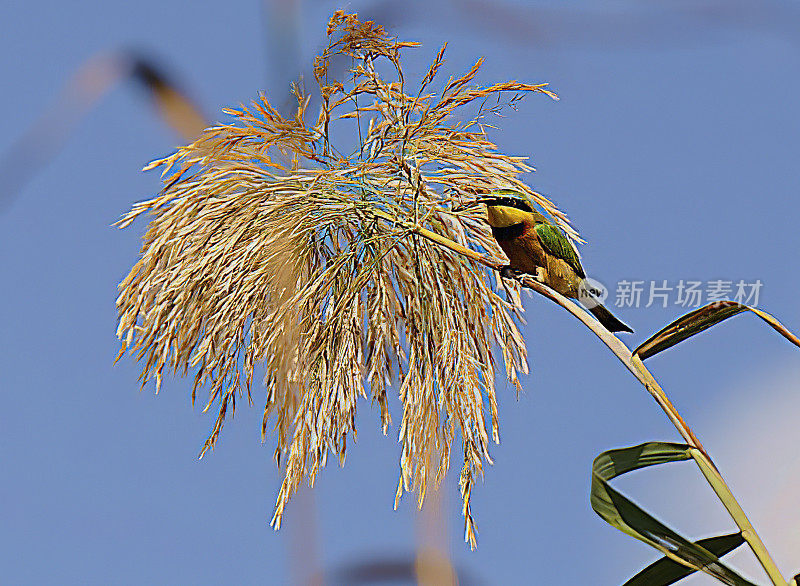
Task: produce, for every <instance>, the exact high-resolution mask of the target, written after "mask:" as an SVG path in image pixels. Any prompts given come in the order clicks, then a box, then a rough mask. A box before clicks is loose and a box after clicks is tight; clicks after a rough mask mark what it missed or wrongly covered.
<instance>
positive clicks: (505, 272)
mask: <svg viewBox="0 0 800 586" xmlns="http://www.w3.org/2000/svg"><path fill="white" fill-rule="evenodd" d="M521 274H522V273H520V272H519V271H517V270H514V269H512V268H511V265H508V266H505V267H503V268H502V269H500V276H501V277H503V278H504V279H512V280H514V281H518V280H519V277H520V275H521Z"/></svg>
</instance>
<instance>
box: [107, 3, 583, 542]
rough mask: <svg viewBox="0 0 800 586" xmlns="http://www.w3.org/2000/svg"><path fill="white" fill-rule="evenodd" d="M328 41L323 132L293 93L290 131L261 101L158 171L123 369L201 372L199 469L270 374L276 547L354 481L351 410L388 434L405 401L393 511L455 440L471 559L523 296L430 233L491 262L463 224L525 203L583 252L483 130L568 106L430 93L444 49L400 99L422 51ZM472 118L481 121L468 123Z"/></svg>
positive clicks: (127, 303) (125, 324) (347, 34)
mask: <svg viewBox="0 0 800 586" xmlns="http://www.w3.org/2000/svg"><path fill="white" fill-rule="evenodd" d="M327 32H328V40H329V42H328V46H327V48H326V49H325V51H324V52H323V53H322V54H321V55H320V56H319V57H317V59H316V61H315V64H314V65H315V66H314V77H315V79H316V82H317V84H318V86H319V96H318V99H319V100H320V112H319V116H318V117H316V119H315V120H313V121H312V123H311V124H309V122H308V120H307V119H308V112H307V111H308V109H309V104H310V102H311V99H312V96H310V95H307V94H306V93H305V92H304V91H303V90H301V89H300V88H299V87H296V88H295V95H296V98H297V108H296V112H295V114H294V116H293V117H291V118H284V117H282V116H281V115H280V114H279V113H278V112H277V110H276V109H274V108H273V107H272V106H271V105H270V104H269V102H268V101H267V99H266V97H264V96H260V97H259V98H258V99H257V100H255V101H254V102H253V103H252V105H250V106H242V107H241V108H240V109H230V110H226V113H228V114H230V115H231V116H233V117H234V118H235V120H234V122H233V123H231V124H225V125H218V126H214V127H211V128H208V129H207V130H206V131H205V132H204V133H203V135H202V136H200V137H199V138H198V139H197V140H196V141H195V142H193V143H192V144H190V145H188V146H185V147H182V148H180V149H179V150H178V151H177V152H176V153H174V154H172V155H170V156H168V157H166V158H164V159H161V160H158V161H155V162H153V163H152V164H150V165H149V166H148V167H147V169H153V168H157V167H160V168H161V169H162V176H163V178H164V188H163V190H162V192H161V194H160V195H159V196H158V197H155V198H153V199H151V200H148V201H144V202H141V203H138V204H136V205H134V207H133V209H132V210H131V211H130V212H129V213H128V214H127V215H126V216H124V217H123V219H122V220H121V221H120V222H119V225H120V226H123V227H124V226H127V225H129V224H130V223H131V222H132V221H133V220H135V219H136V218H137V217H138V216H139V215H141V214H143V213H145V212H150V214H151V215H152V219H151V220H150V223H149V228H148V230H147V233H146V235H145V236H144V242H143V245H142V250H141V259H140V260H139V262H137V263H136V265H135V266H134V267H133V269H132V270H131V271H130V274H129V275H128V276H127V277H126V278H125V279H124V280H123V281H122V283H121V284H120V295H119V298H118V300H117V306H118V310H119V327H118V330H117V335H118V337H119V338H120V340H122V348H121V350H120V356H122V355H123V354H124V353H125V352H126V350H127V351H130V353H132V354H135V355H136V357H137V359H139V360H141V361H142V362H143V370H142V374H141V381H142V385H143V386H144V385H145V384H146V383H148V382H149V381H151V380H155V384H156V390H158V388H159V387H160V385H161V381H162V375H163V372H164V369H165V368H167V369H168V370H172V371H174V372H176V373H177V372H179V371H180V372H182V373H183V374H184V375H185V374H186V373H188V372H189V371H192V372H193V373H194V386H193V388H192V399H194V397H195V394H196V392H197V390H198V389H201V388H203V389H205V388H207V389H208V392H209V396H208V401H207V404H206V410H209V409H212V408H213V409H216V410H217V418H216V422H215V424H214V426H213V429H212V431H211V434H210V436H209V438H208V440H207V442H206V444H205V446H204V448H203V450H202V452H201V456H202V454H203V453H205V452H206V450H208V449H209V448H213V446H214V443H215V441H216V440H217V438H218V436H219V433H220V430H221V428H222V425H223V423H224V421H225V418H226V416H227V415H229V414H230V415H231V416H232V415H233V414H234V412H235V409H236V401H237V399H239V400H241V398H242V397H243V396H246V397H247V400H248V402H252V384H253V377H254V372H255V370H256V366H257V365H259V364H263V365H264V369H265V371H266V375H265V378H264V384H265V386H266V406H265V409H264V419H263V427H262V437H264V438H266V435H267V429H268V426H269V424H270V419H272V421H273V422H274V423H273V425H274V429H275V432H276V436H277V449H276V450H275V459H276V461H277V462H278V463H279V465H280V464H281V463H283V464H284V465H285V472H286V476H285V479H284V481H283V485H282V486H281V489H280V493H279V495H278V499H277V505H276V510H275V515H274V518H273V520H272V524H273V525H274V526H275V527H276V528H277V527H279V526H280V523H281V515H282V514H283V511H284V507H285V505H286V503H287V501H288V499H289V498H290V497H291V495H292V494H293V493H294V491H295V490H296V489H297V488H298V486H299V485H300V484H301V482H303V480H304V479H308V481H309V484H311V485H313V483H314V479H315V476H316V474H317V472H318V471H319V469H320V468H321V467H323V466H324V465H325V463H326V459H327V456H328V453H329V452H331V453H333V454H334V455H335V456H337V457H338V458H339V461H340V463H342V464H343V463H344V458H345V450H346V446H347V440H348V437H352V438H353V439H355V437H356V428H355V415H356V405H357V400H358V398H359V396H361V397H365V398H366V397H368V396H370V397H371V399H372V402H373V403H377V404H378V406H379V409H380V421H381V425H382V427H383V431H384V433H386V430H387V428H388V426H389V425H390V423H391V418H390V415H389V400H388V395H387V393H388V389H389V387H390V386H394V388H395V389H396V390H395V392H397V393H398V396H399V399H400V402H401V403H402V409H403V413H402V420H401V423H400V427H399V439H400V441H401V442H402V445H403V451H402V456H401V461H400V468H401V473H400V481H399V484H398V488H397V499H399V498H400V496H401V495H402V493H403V491H409V490H417V491H418V503H419V506H422V501H423V499H424V496H425V491H426V479H429V478H431V479H433V480H434V481H435V483H436V484H438V483H439V482H440V481H441V479H442V477H443V476H444V474H445V473H446V471H447V468H448V463H449V460H450V451H451V448H452V445H453V440H454V438H455V435H456V431H458V433H459V434H460V437H461V443H462V446H463V466H462V470H461V479H460V485H461V492H462V496H463V500H464V504H463V510H464V516H465V523H466V531H465V538H466V539H467V540H468V541H469V542H470V544H471V546H473V547H474V545H475V528H474V524H473V521H472V516H471V514H470V506H469V497H470V491H471V488H472V484H473V482H474V479H475V478H476V477H477V476H479V475H481V474H482V473H483V463H484V462H491V459H490V456H489V437H490V435H491V437H492V439H493V440H494V441H495V442H496V441H498V437H499V436H498V421H497V399H496V395H495V387H494V379H495V368H496V364H495V359H494V357H493V354H492V349H493V347H494V346H495V345H496V346H497V348H498V349H499V351H500V355H501V356H502V361H503V370H504V372H505V375H506V376H507V378H508V379H509V380H510V381H511V382H512V383H513V384H515V385H516V386H517V389H519V383H518V380H517V374H518V372H527V363H526V352H525V344H524V341H523V338H522V336H521V334H520V331H519V329H518V327H517V325H516V322H515V317H516V318H519V315H518V312H519V310H520V309H521V305H520V301H519V286H518V285H517V284H516V283H514V284H505V285H502V286H503V288H504V289H505V295H500V294H498V293H497V290H498V287H499V286H501V283H499V282H498V279H497V277H496V276H495V273H494V272H493V271H490V270H488V269H487V267H486V266H484V265H481V264H479V263H476V262H475V261H474V260H473V259H471V258H469V257H468V256H465V255H461V254H458V253H456V252H454V251H453V250H451V249H448V248H445V247H442V246H440V245H438V244H437V243H435V242H433V241H432V240H430V239H429V238H422V237H420V236H419V233H420V231H427V233H428V234H431V233H433V234H434V235H435V236H437V237H440V238H446V239H448V240H450V241H452V242H455V243H457V244H459V245H461V246H463V247H467V248H470V249H473V250H476V251H479V252H481V253H483V254H485V255H488V257H489V258H493V259H497V262H498V263H499V262H501V261H502V259H503V258H504V257H503V254H502V252H501V251H500V250H499V248H498V247H497V245H496V244H495V241H494V239H493V238H492V236H491V232H490V230H489V227H488V225H487V224H486V222H485V220H484V217H483V213H482V212H481V211H480V210H479V209H478V206H470V205H469V204H470V203H471V202H472V201H474V199H475V196H476V195H480V194H482V193H485V192H488V191H492V190H496V189H501V188H514V189H517V190H521V191H525V192H526V193H528V194H530V195H531V197H533V198H534V199H535V200H536V201H537V202H538V203H539V204H541V205H542V206H543V207H544V208H545V209H546V210H547V211H548V212H549V213H550V214H551V215H553V216H554V217H555V218H556V220H557V221H558V222H559V223H560V224H561V225H562V227H563V228H564V229H565V230H566V231H567V233H568V234H570V235H571V237H573V238H577V234H576V233H575V232H574V231H573V230H572V228H571V227H570V226H569V225H568V222H567V219H566V217H565V216H564V215H563V214H562V213H561V212H560V211H559V210H558V209H556V207H555V206H554V205H553V204H552V203H551V202H550V201H548V200H547V199H546V198H544V197H543V196H541V195H539V194H536V193H533V192H531V191H530V188H529V187H527V186H526V185H525V184H523V183H522V182H520V180H519V178H518V177H519V175H520V174H521V173H523V172H526V171H530V170H532V169H531V168H530V167H529V166H527V165H526V164H525V162H524V158H522V157H515V156H508V155H505V154H503V153H501V152H499V151H498V149H497V147H496V145H495V144H493V143H492V142H491V141H490V140H489V139H488V138H487V135H486V132H485V127H486V123H485V122H484V118H485V116H486V115H487V113H488V111H489V110H496V109H497V107H493V108H489V109H488V110H487V109H485V108H484V106H483V104H482V102H484V103H485V102H486V101H487V99H490V98H494V97H497V100H498V104H499V100H500V96H501V95H503V94H504V92H507V93H506V94H505V95H507V96H511V97H510V103H512V104H513V103H514V102H515V101H517V100H518V99H520V97H521V96H523V95H524V94H527V93H542V94H545V95H548V96H550V97H553V98H555V95H554V94H552V93H551V92H549V91H548V90H547V89H546V88H545V84H540V85H529V84H525V83H520V82H516V81H510V82H505V83H498V84H494V85H489V86H479V85H476V84H475V83H474V79H475V77H476V75H477V73H478V69H479V67H480V64H481V61H478V62H477V63H476V64H475V65H474V66H473V67H472V68H471V69H470V70H469V71H468V72H467V73H466V74H465V75H463V76H461V77H457V78H450V79H449V80H448V81H447V83H446V84H444V86H443V87H442V89H441V90H440V91H439V92H438V93H433V92H432V91H430V90H429V88H430V86H431V85H432V84H433V82H434V78H435V77H436V75H437V72H438V70H439V69H440V67H441V66H442V64H443V61H444V47H442V49H441V50H440V51H439V53H438V54H437V56H436V58H435V60H434V62H433V64H432V65H431V67H430V70H429V71H428V73H427V74H426V75H425V77H424V78H423V80H422V82H421V84H420V85H419V87H418V88H416V89H415V91H413V92H408V91H407V87H406V80H405V77H404V75H403V70H402V67H401V64H400V53H401V50H402V49H404V48H405V47H411V46H414V45H416V44H417V43H410V42H401V41H398V40H397V39H396V38H393V37H390V36H389V35H388V34H387V33H386V32H384V30H383V28H382V27H380V26H378V25H376V24H374V23H372V22H361V21H359V20H358V18H357V17H356V16H355V15H347V14H345V13H343V12H337V13H335V14H334V15H333V17H332V18H331V19H330V23H329V25H328V30H327ZM343 57H344V58H347V59H350V60H351V62H352V67H351V68H350V70H349V72H348V75H349V79H345V80H334V79H329V77H328V65H329V63H330V62H331V60H332V59H334V58H337V59H340V58H343ZM385 71H388V72H389V74H386V73H385ZM387 77H388V78H389V79H387ZM469 104H473V105H474V106H475V110H476V111H477V113H475V110H473V115H472V116H463V117H462V118H461V119H459V118H458V117H457V116H455V115H454V114H455V113H456V111H462V110H463V109H464V107H465V106H467V105H469ZM478 105H480V107H478ZM348 119H354V120H348ZM347 125H349V126H348V128H349V130H345V134H344V135H345V136H348V137H349V138H350V141H351V142H353V141H354V139H353V137H354V136H355V137H357V139H358V144H357V146H356V147H355V150H354V152H350V153H348V154H347V155H345V154H342V151H341V150H339V149H338V148H337V147H336V146H335V145H334V138H335V136H334V128H336V127H342V126H347ZM487 410H488V412H489V413H490V418H491V423H490V428H489V427H488V426H487V423H486V416H485V413H486V411H487ZM432 455H435V456H433V457H432ZM429 472H430V473H429ZM396 502H397V501H396ZM395 506H396V505H395Z"/></svg>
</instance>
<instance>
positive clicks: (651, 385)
mask: <svg viewBox="0 0 800 586" xmlns="http://www.w3.org/2000/svg"><path fill="white" fill-rule="evenodd" d="M414 230H415V232H416V233H418V234H419V235H420V236H423V237H426V238H429V239H431V240H433V241H434V242H436V243H438V244H441V245H442V246H446V247H447V248H449V249H450V250H452V251H454V252H458V253H459V254H464V255H465V256H468V257H469V258H471V259H472V260H475V261H477V262H480V263H481V264H483V265H485V266H487V267H489V268H492V269H496V270H500V269H501V268H502V264H500V263H497V262H496V261H494V260H493V259H490V258H488V257H485V256H483V255H481V254H479V253H477V252H475V251H474V250H469V249H465V248H464V247H463V246H461V245H459V244H456V243H455V242H448V241H447V239H446V238H443V237H442V236H440V235H438V234H434V233H432V232H430V231H429V230H425V229H423V228H414ZM520 283H521V284H522V286H524V287H527V288H529V289H532V290H534V291H536V292H537V293H539V294H540V295H543V296H544V297H547V298H548V299H550V300H551V301H553V302H555V303H556V304H558V305H560V306H561V307H563V308H564V309H566V310H567V311H568V312H569V313H571V314H572V315H573V316H574V317H576V318H577V319H578V320H579V321H580V322H581V323H583V325H585V326H586V327H587V328H589V330H591V331H592V333H593V334H595V335H596V336H597V337H598V338H600V341H601V342H603V344H605V346H606V347H607V348H608V349H609V350H610V351H611V352H612V353H613V354H614V356H616V357H617V358H618V359H619V361H620V362H622V364H623V365H624V366H625V368H627V369H628V371H629V372H630V373H631V374H632V375H633V376H634V377H635V378H636V380H638V381H639V382H640V383H641V384H642V385H643V386H644V388H645V390H646V391H647V392H648V393H649V394H650V396H651V397H653V399H654V400H655V401H656V403H658V406H659V407H661V409H662V410H663V411H664V413H665V414H666V416H667V417H668V418H669V420H670V422H672V425H674V426H675V429H677V430H678V433H680V434H681V437H683V439H684V441H685V442H686V443H687V444H688V445H690V446H691V447H692V457H693V458H694V460H695V462H696V463H697V466H698V468H699V469H700V472H701V473H702V474H703V476H704V477H705V479H706V480H707V481H708V483H709V484H710V485H711V488H712V489H713V490H714V493H715V494H716V495H717V497H718V498H719V500H720V502H722V504H723V506H724V507H725V509H726V510H727V511H728V513H729V514H730V516H731V518H732V519H733V521H734V523H736V526H737V527H738V528H739V529H740V530H741V532H742V537H744V539H745V541H746V542H747V544H748V545H749V546H750V549H751V550H752V551H753V554H754V555H755V556H756V558H757V559H758V562H759V563H760V564H761V566H762V567H763V568H764V571H765V572H766V573H767V575H768V576H769V579H770V581H771V582H772V584H774V585H775V586H785V585H786V583H787V582H786V579H785V578H784V577H783V575H782V574H781V572H780V570H779V569H778V566H777V565H776V564H775V561H774V560H773V559H772V556H770V554H769V552H768V551H767V548H766V546H765V545H764V542H763V541H761V538H760V537H759V536H758V533H757V532H756V530H755V527H753V524H752V523H751V522H750V520H749V519H748V518H747V515H746V514H745V512H744V509H742V507H741V505H740V504H739V502H738V501H737V500H736V497H735V496H734V495H733V492H732V491H731V489H730V487H729V486H728V485H727V483H726V482H725V479H724V478H723V477H722V474H721V473H720V471H719V469H718V468H717V467H716V465H715V464H714V462H713V460H712V459H711V456H710V455H709V454H708V452H706V450H705V448H703V445H702V444H701V443H700V440H699V439H697V436H696V435H695V434H694V432H693V431H692V429H691V428H690V427H689V425H688V424H687V423H686V422H685V421H684V420H683V417H681V415H680V413H679V412H678V410H677V409H676V408H675V406H674V405H673V404H672V401H670V399H669V397H668V396H667V394H666V393H665V392H664V389H663V388H662V387H661V385H659V384H658V381H657V380H656V379H655V377H654V376H653V374H652V373H651V372H650V371H649V370H648V369H647V368H646V367H645V366H644V364H643V363H642V360H641V359H640V358H639V357H638V356H636V355H635V354H633V353H632V352H631V350H630V348H628V346H626V345H625V343H624V342H623V341H622V340H620V339H619V338H618V337H617V336H615V335H614V334H612V333H611V332H609V331H608V330H606V329H605V328H604V327H603V326H602V325H600V322H598V321H597V320H596V319H594V318H593V317H591V316H590V315H589V314H588V313H587V312H586V311H584V310H583V309H582V308H581V307H580V306H578V305H577V304H576V303H574V302H573V301H571V300H569V299H568V298H566V297H564V296H563V295H561V294H560V293H558V292H557V291H554V290H553V289H551V288H550V287H548V286H547V285H544V284H542V283H540V282H539V281H537V280H536V279H534V278H533V277H531V276H529V275H523V276H522V277H521V278H520Z"/></svg>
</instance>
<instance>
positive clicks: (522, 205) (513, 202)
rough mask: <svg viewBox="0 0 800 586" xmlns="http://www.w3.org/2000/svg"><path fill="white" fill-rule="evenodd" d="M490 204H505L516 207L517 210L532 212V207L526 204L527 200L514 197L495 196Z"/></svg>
mask: <svg viewBox="0 0 800 586" xmlns="http://www.w3.org/2000/svg"><path fill="white" fill-rule="evenodd" d="M491 205H500V206H506V207H509V208H516V209H518V210H522V211H525V212H532V211H533V208H531V206H530V205H529V204H528V202H526V201H524V200H522V199H517V198H516V197H497V198H494V203H493V204H491Z"/></svg>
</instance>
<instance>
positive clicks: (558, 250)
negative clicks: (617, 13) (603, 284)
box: [534, 222, 586, 279]
mask: <svg viewBox="0 0 800 586" xmlns="http://www.w3.org/2000/svg"><path fill="white" fill-rule="evenodd" d="M534 229H535V230H536V235H537V236H539V242H541V243H542V248H544V249H545V251H546V252H548V253H550V254H552V255H553V256H555V257H556V258H560V259H561V260H563V261H564V262H566V263H567V264H568V265H569V266H570V267H572V270H574V271H575V273H577V275H578V276H579V277H580V278H581V279H583V278H585V277H586V273H585V272H584V271H583V267H582V266H581V261H580V259H579V258H578V253H577V252H576V250H575V248H574V247H573V246H572V243H571V242H570V241H569V239H568V238H567V236H566V235H565V234H564V232H562V231H561V229H560V228H558V227H557V226H553V225H552V224H549V223H547V222H541V223H539V224H536V228H534Z"/></svg>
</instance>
